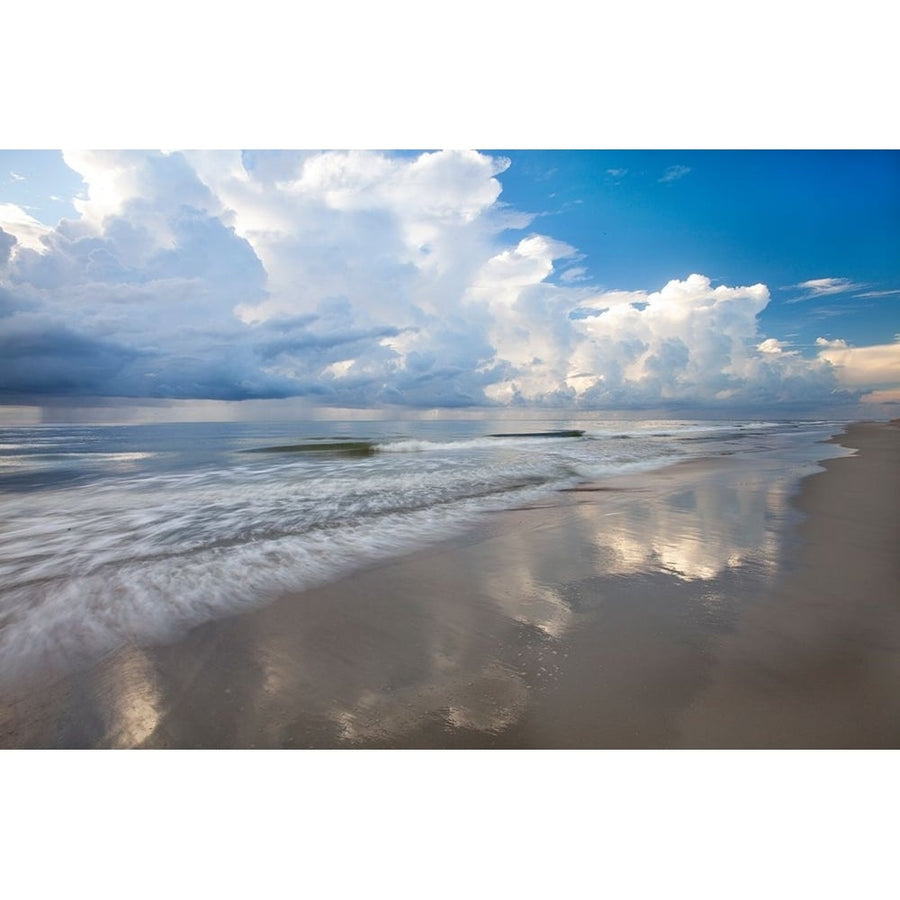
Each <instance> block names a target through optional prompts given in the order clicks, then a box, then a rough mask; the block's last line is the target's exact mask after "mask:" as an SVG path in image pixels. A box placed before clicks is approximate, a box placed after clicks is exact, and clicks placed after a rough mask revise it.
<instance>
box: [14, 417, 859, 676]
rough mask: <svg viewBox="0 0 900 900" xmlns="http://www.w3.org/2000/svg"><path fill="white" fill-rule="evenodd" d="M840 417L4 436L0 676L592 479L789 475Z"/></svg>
mask: <svg viewBox="0 0 900 900" xmlns="http://www.w3.org/2000/svg"><path fill="white" fill-rule="evenodd" d="M841 428H842V423H840V422H833V421H830V422H829V421H816V422H784V421H726V422H723V421H715V422H704V421H696V420H692V421H680V420H679V421H675V420H631V421H629V420H622V419H617V420H607V419H603V418H600V417H591V416H581V417H578V418H559V419H549V418H547V417H543V418H541V419H539V420H538V419H527V418H521V419H519V420H517V421H515V422H512V423H511V422H510V421H508V420H505V421H497V422H491V421H489V420H488V419H484V418H482V419H477V420H451V421H446V420H445V421H431V420H418V421H409V420H407V421H385V420H383V419H381V420H373V421H359V420H357V421H348V422H340V421H330V422H322V421H310V422H290V423H277V424H271V423H268V424H264V425H261V424H233V423H228V424H221V423H216V424H211V423H202V424H171V425H132V426H50V425H48V426H32V427H19V428H2V429H0V683H2V681H3V680H4V679H8V678H13V677H15V676H16V675H17V674H20V673H22V672H25V671H27V670H29V669H34V668H36V667H43V668H49V669H51V670H65V669H68V668H71V667H72V666H77V665H79V664H82V663H84V662H86V661H89V660H90V659H92V658H95V657H97V656H99V655H102V654H103V653H106V652H109V651H110V650H113V649H115V648H116V647H118V646H121V645H122V644H124V643H127V642H130V641H134V642H138V643H155V642H164V641H168V640H172V639H175V638H177V637H178V636H179V635H181V634H183V633H184V632H185V631H186V630H187V629H189V628H191V627H193V626H195V625H197V624H200V623H202V622H204V621H208V620H210V619H215V618H218V617H222V616H226V615H230V614H233V613H235V612H238V611H240V610H242V609H246V608H250V607H251V606H253V605H256V604H260V603H264V602H266V601H267V600H269V599H271V598H274V597H275V596H277V595H279V594H283V593H286V592H299V591H302V590H303V589H305V588H309V587H312V586H314V585H317V584H321V583H323V582H326V581H329V580H332V579H336V578H338V577H340V576H342V575H344V574H346V573H348V572H350V571H353V570H356V569H359V568H361V567H364V566H366V565H368V564H371V563H373V562H376V561H379V560H384V559H388V558H390V557H392V556H397V555H400V554H403V553H406V552H409V551H411V550H413V549H415V548H416V547H419V546H422V545H424V544H427V543H429V542H435V541H439V540H441V539H443V538H445V537H447V536H449V535H452V534H455V533H458V532H459V531H461V530H462V529H465V528H467V527H469V526H470V525H472V524H473V523H475V522H477V521H478V520H479V518H480V517H481V516H483V515H484V514H485V513H487V512H490V511H494V510H500V509H507V508H512V507H516V506H520V505H523V504H529V503H533V502H535V501H536V500H539V499H540V498H541V497H543V496H546V495H547V494H548V493H550V492H553V491H557V490H561V489H565V488H571V487H574V486H576V485H578V484H579V483H583V482H586V481H590V482H597V481H601V482H602V480H603V479H604V478H609V477H611V476H616V475H620V474H625V473H631V474H633V475H635V476H636V477H639V476H640V473H641V472H644V471H649V470H651V469H655V468H660V467H662V466H666V465H669V464H671V463H674V462H677V461H679V460H686V459H691V458H700V457H709V456H722V455H737V456H744V457H756V458H759V459H761V460H762V459H765V460H768V461H769V462H770V463H771V462H772V461H775V462H776V463H777V464H778V465H780V466H782V467H784V466H788V467H790V470H791V472H792V473H794V474H795V475H796V476H797V477H798V478H799V476H800V475H802V474H805V473H807V472H809V471H814V469H815V461H816V460H819V459H824V458H826V457H829V456H834V455H838V454H839V453H840V452H841V451H840V449H839V448H836V447H835V446H834V445H830V446H823V444H822V442H823V441H826V440H827V439H828V438H829V437H831V436H832V435H834V434H836V433H838V432H839V431H840V430H841Z"/></svg>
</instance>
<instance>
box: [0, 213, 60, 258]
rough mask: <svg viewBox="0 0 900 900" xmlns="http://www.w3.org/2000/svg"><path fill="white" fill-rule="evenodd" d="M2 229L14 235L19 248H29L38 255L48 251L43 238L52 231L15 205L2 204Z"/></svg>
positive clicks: (0, 214)
mask: <svg viewBox="0 0 900 900" xmlns="http://www.w3.org/2000/svg"><path fill="white" fill-rule="evenodd" d="M0 228H2V229H3V230H4V231H5V232H6V233H7V234H11V235H13V237H15V239H16V242H17V243H18V245H19V247H27V248H28V249H29V250H34V251H35V252H37V253H43V252H44V251H45V250H46V247H45V246H44V243H43V241H42V238H43V237H44V235H46V234H48V233H49V232H50V231H51V229H50V228H48V227H47V226H46V225H44V224H42V223H41V222H39V221H38V220H37V219H35V218H34V217H33V216H30V215H29V214H28V213H27V212H25V210H24V209H22V207H21V206H17V205H16V204H15V203H0Z"/></svg>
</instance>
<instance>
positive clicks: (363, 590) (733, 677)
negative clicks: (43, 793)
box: [0, 422, 900, 749]
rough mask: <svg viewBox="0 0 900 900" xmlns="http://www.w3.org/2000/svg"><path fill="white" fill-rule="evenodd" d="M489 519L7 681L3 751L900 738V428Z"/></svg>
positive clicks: (734, 743) (721, 461)
mask: <svg viewBox="0 0 900 900" xmlns="http://www.w3.org/2000/svg"><path fill="white" fill-rule="evenodd" d="M835 440H836V441H837V442H838V443H839V444H841V445H842V446H843V447H847V448H852V449H853V450H854V451H856V452H855V454H854V455H852V456H843V457H840V458H831V459H827V460H825V461H824V462H823V463H822V468H823V471H819V472H816V473H815V474H812V475H809V476H807V477H805V478H803V479H802V480H800V481H799V491H798V490H797V480H796V479H792V478H789V477H782V475H781V474H780V473H779V472H775V471H774V470H773V469H771V468H770V469H767V468H766V466H765V464H763V463H760V462H758V461H754V460H749V461H748V460H742V459H740V458H738V457H728V456H720V457H708V458H697V459H690V460H686V461H681V462H677V463H675V464H673V465H669V466H667V467H664V468H659V469H656V470H654V471H651V472H640V473H635V472H631V473H628V472H626V473H624V474H621V475H615V476H610V477H606V478H603V479H600V480H598V481H596V482H593V483H583V484H579V485H578V486H577V487H572V488H568V489H565V490H559V491H556V492H554V493H552V494H548V495H546V496H543V497H541V498H540V499H539V500H535V501H534V502H529V503H526V504H523V505H522V506H521V507H520V508H517V509H511V510H497V511H492V512H490V513H489V514H488V513H486V514H485V515H484V516H483V517H482V519H481V520H479V522H478V523H477V524H475V525H473V526H472V527H470V528H467V529H464V530H460V531H459V532H455V533H453V534H452V535H451V536H449V537H448V538H447V539H446V540H443V541H439V542H433V543H431V544H430V545H429V546H426V547H422V548H418V549H415V550H413V551H411V552H409V553H407V554H405V555H400V556H393V557H390V558H385V559H378V560H374V561H372V562H371V563H370V564H369V565H366V566H364V567H362V568H359V569H358V570H356V571H353V572H351V573H350V574H347V575H345V576H344V577H341V578H339V579H338V580H334V581H331V582H329V583H323V584H320V585H319V586H316V587H313V588H310V589H308V590H304V591H301V592H292V591H290V590H286V591H283V592H282V593H281V594H280V595H279V596H278V597H277V598H275V599H273V600H272V601H271V602H268V603H266V604H264V605H261V606H259V607H257V608H252V609H248V610H246V611H243V612H238V613H236V614H234V615H231V616H228V617H219V618H215V619H213V620H211V621H207V622H205V623H203V624H200V625H197V626H196V627H193V628H191V629H190V630H188V631H187V633H186V634H184V635H183V636H179V637H178V638H177V639H175V640H173V641H170V642H168V643H152V642H150V643H147V642H139V641H134V642H132V643H129V644H127V645H125V646H120V647H117V648H115V649H113V650H111V651H109V652H108V653H106V654H105V655H103V656H102V658H100V659H99V660H97V661H94V662H92V663H91V664H90V665H84V666H81V667H78V668H76V669H75V670H74V671H70V672H65V673H60V672H57V671H45V672H31V673H29V674H28V677H27V678H23V679H19V680H17V681H16V682H15V683H14V684H7V685H4V686H3V688H2V691H0V746H2V747H6V748H12V747H20V748H43V747H58V748H93V747H96V748H100V747H120V748H124V747H142V748H206V749H220V748H221V749H224V748H296V749H301V748H317V749H336V748H347V749H350V748H447V749H463V748H473V749H478V748H507V749H512V748H522V749H526V748H532V749H565V748H583V749H607V748H609V749H612V748H618V749H642V748H659V749H661V748H746V749H753V748H851V747H852V748H896V747H897V746H898V745H900V690H898V688H897V685H898V684H900V600H898V598H900V562H898V558H900V554H898V553H897V544H898V537H900V514H898V507H897V497H898V496H900V427H898V424H897V423H896V422H895V423H892V424H887V423H859V424H855V425H851V426H849V427H847V429H846V433H845V434H843V435H839V436H838V437H837V438H835Z"/></svg>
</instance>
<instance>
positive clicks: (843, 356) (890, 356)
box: [816, 338, 900, 387]
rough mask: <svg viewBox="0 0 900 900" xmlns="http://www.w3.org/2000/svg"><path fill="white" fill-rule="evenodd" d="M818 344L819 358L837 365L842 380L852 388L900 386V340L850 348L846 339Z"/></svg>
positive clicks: (838, 376)
mask: <svg viewBox="0 0 900 900" xmlns="http://www.w3.org/2000/svg"><path fill="white" fill-rule="evenodd" d="M816 343H817V344H819V346H822V347H824V348H825V349H823V350H820V351H819V358H820V359H822V360H824V361H825V362H827V363H829V364H830V365H832V366H834V369H835V374H836V375H837V379H838V381H839V382H840V383H841V384H843V385H847V386H850V387H866V386H874V385H900V343H896V344H874V345H871V346H869V347H850V346H848V345H847V344H846V342H845V341H824V340H823V339H822V338H818V339H817V340H816Z"/></svg>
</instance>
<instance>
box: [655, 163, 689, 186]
mask: <svg viewBox="0 0 900 900" xmlns="http://www.w3.org/2000/svg"><path fill="white" fill-rule="evenodd" d="M690 171H691V167H690V166H669V168H668V169H666V170H665V172H663V174H662V177H661V178H660V179H658V180H659V181H660V182H661V183H662V184H665V183H666V182H669V181H678V179H679V178H684V176H685V175H687V174H688V173H689V172H690Z"/></svg>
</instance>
